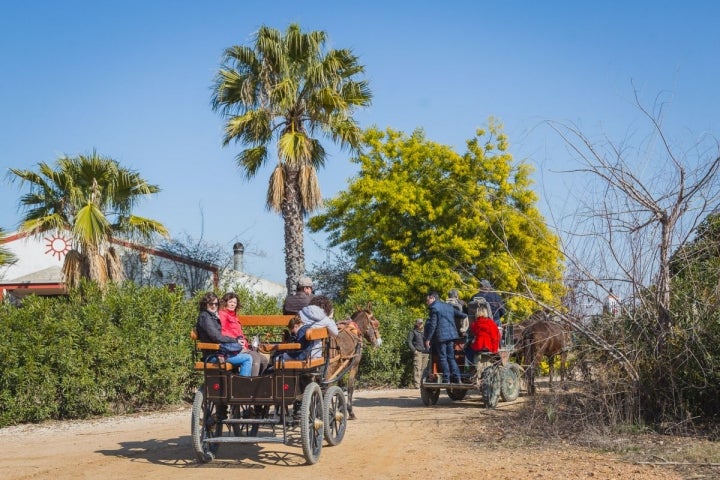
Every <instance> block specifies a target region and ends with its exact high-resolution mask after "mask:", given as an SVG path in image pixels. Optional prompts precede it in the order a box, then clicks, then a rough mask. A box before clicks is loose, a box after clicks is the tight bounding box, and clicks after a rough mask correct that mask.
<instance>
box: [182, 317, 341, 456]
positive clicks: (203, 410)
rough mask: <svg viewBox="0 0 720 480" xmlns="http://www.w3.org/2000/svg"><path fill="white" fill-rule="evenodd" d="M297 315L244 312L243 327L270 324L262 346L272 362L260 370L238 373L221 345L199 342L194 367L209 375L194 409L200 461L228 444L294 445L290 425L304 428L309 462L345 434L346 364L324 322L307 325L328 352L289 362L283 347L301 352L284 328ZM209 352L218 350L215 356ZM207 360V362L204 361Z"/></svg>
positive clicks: (310, 336)
mask: <svg viewBox="0 0 720 480" xmlns="http://www.w3.org/2000/svg"><path fill="white" fill-rule="evenodd" d="M292 317H293V316H292V315H243V316H240V317H239V320H240V322H241V324H242V325H243V327H244V328H246V329H253V330H265V333H263V334H261V335H259V337H260V338H263V339H264V341H263V342H262V343H261V344H260V345H259V348H258V351H260V352H265V354H266V355H269V356H270V364H269V367H268V369H267V370H266V371H265V372H261V373H260V374H259V375H258V376H254V377H253V376H240V375H238V374H237V372H236V371H234V369H233V366H232V365H230V364H229V363H227V362H225V361H224V359H223V357H222V355H219V347H220V345H219V344H216V343H205V342H200V341H198V340H197V336H196V335H195V334H194V332H193V339H194V341H195V349H194V367H195V370H197V371H200V372H202V373H203V384H202V385H201V386H200V387H199V388H198V389H197V391H196V393H195V398H194V401H193V407H192V427H191V430H192V432H191V433H192V442H193V448H194V450H195V453H196V456H197V458H198V460H199V461H200V462H209V461H211V460H213V459H214V458H215V455H216V454H217V451H218V448H219V446H220V444H223V443H241V444H247V443H283V444H289V443H290V440H289V436H288V430H290V429H295V428H296V427H297V426H299V427H300V438H301V443H302V449H303V455H304V457H305V460H306V461H307V463H308V464H314V463H316V462H317V461H318V459H319V457H320V452H321V450H322V446H323V439H324V440H325V441H327V443H328V444H329V445H331V446H333V445H337V444H339V443H340V442H341V441H342V439H343V436H344V434H345V429H346V426H347V418H348V407H347V400H346V397H345V392H344V391H343V390H342V389H341V388H340V387H339V386H338V385H337V382H338V381H339V380H340V379H341V378H342V377H343V375H344V374H345V372H346V370H345V369H344V368H342V365H340V362H341V359H340V358H339V356H338V355H333V354H332V352H331V349H330V343H329V338H328V332H327V329H326V328H324V327H323V328H314V329H309V330H308V331H307V333H306V337H307V339H308V340H319V341H321V343H322V352H323V355H322V356H321V357H319V358H307V359H305V360H286V359H284V358H283V357H284V356H283V355H282V354H283V353H285V352H291V351H298V350H300V348H301V347H300V344H299V343H285V342H283V341H282V340H281V339H280V336H279V335H278V332H279V331H281V330H282V328H283V327H286V326H287V324H288V321H289V320H290V319H291V318H292ZM209 352H218V354H217V355H215V354H211V355H208V353H209ZM203 358H205V360H203Z"/></svg>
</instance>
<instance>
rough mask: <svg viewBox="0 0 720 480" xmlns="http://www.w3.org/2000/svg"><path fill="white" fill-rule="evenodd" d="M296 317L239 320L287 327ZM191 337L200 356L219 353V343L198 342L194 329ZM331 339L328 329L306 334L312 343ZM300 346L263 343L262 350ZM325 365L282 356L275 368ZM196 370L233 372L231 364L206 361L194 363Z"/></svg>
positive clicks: (322, 360)
mask: <svg viewBox="0 0 720 480" xmlns="http://www.w3.org/2000/svg"><path fill="white" fill-rule="evenodd" d="M293 317H294V315H240V316H239V317H238V319H239V320H240V323H241V324H242V325H243V326H248V327H257V326H267V327H286V326H287V324H288V322H289V321H290V319H291V318H293ZM190 337H191V338H192V339H193V341H194V344H195V351H196V352H197V354H199V353H200V352H201V351H204V352H208V351H215V352H217V351H219V350H220V344H219V343H211V342H201V341H199V340H198V336H197V332H196V331H195V329H193V330H192V331H191V333H190ZM328 337H329V333H328V330H327V328H325V327H319V328H310V329H308V330H307V331H306V332H305V338H307V339H308V340H310V341H314V340H325V339H327V338H328ZM300 347H301V346H300V344H299V343H297V342H293V343H263V344H261V346H260V350H261V351H263V352H276V353H281V352H287V351H297V350H300ZM322 348H323V351H324V349H325V343H324V342H323V345H322ZM324 363H325V358H324V357H319V358H308V359H305V360H285V361H284V362H283V361H282V358H281V356H277V357H276V358H275V368H283V367H284V368H285V369H286V370H289V369H292V370H304V369H308V368H315V367H319V366H322V365H323V364H324ZM194 368H195V370H200V371H203V370H220V369H221V368H224V369H225V370H226V371H231V370H232V369H233V366H232V365H231V364H229V363H222V364H218V363H209V362H204V361H196V362H195V363H194Z"/></svg>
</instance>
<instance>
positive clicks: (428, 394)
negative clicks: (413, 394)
mask: <svg viewBox="0 0 720 480" xmlns="http://www.w3.org/2000/svg"><path fill="white" fill-rule="evenodd" d="M429 374H430V367H428V368H426V369H425V371H424V372H423V375H422V378H421V379H420V399H421V400H422V402H423V405H425V406H426V407H429V406H430V405H435V404H436V403H437V401H438V398H440V390H439V389H437V388H425V386H424V385H425V378H427V376H428V375H429Z"/></svg>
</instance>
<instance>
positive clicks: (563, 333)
mask: <svg viewBox="0 0 720 480" xmlns="http://www.w3.org/2000/svg"><path fill="white" fill-rule="evenodd" d="M522 345H523V358H524V362H523V363H525V364H526V365H527V369H526V370H525V383H526V384H527V391H528V394H529V395H534V394H535V369H536V368H537V367H538V366H539V365H540V362H542V360H543V358H545V357H547V358H548V365H549V367H550V372H549V381H548V386H549V387H550V388H552V376H553V370H554V365H553V364H554V359H555V356H556V355H559V356H560V380H561V381H562V382H564V381H565V362H566V360H567V351H568V349H569V347H570V332H569V331H568V330H567V328H565V327H564V326H563V325H561V324H559V323H557V322H554V321H550V320H538V321H536V322H534V323H531V324H530V325H528V326H527V327H525V329H524V331H523V339H522Z"/></svg>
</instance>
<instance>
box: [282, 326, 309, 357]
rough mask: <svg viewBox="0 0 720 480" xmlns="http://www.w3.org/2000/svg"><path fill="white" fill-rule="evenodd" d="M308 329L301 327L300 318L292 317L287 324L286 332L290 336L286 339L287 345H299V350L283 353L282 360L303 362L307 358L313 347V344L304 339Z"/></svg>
mask: <svg viewBox="0 0 720 480" xmlns="http://www.w3.org/2000/svg"><path fill="white" fill-rule="evenodd" d="M307 329H308V325H303V322H302V320H300V317H293V318H291V319H290V321H289V322H288V330H289V331H290V335H289V337H288V339H287V342H288V343H299V344H300V350H296V351H292V352H285V354H284V355H283V358H284V359H285V360H305V359H306V358H308V354H309V350H310V348H311V347H312V345H313V342H311V341H309V340H308V339H307V338H305V332H306V331H307Z"/></svg>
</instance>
